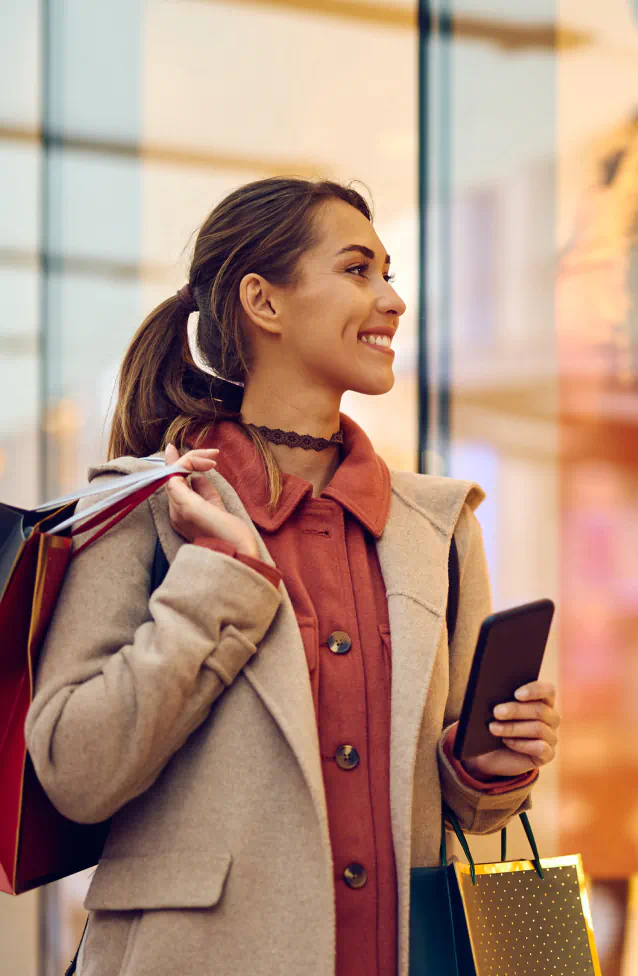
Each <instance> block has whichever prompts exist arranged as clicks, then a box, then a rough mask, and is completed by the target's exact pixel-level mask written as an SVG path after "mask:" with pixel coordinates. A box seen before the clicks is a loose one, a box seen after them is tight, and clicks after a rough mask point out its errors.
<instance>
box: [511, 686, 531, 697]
mask: <svg viewBox="0 0 638 976" xmlns="http://www.w3.org/2000/svg"><path fill="white" fill-rule="evenodd" d="M514 695H515V697H516V698H529V690H528V689H527V688H517V689H516V691H515V692H514Z"/></svg>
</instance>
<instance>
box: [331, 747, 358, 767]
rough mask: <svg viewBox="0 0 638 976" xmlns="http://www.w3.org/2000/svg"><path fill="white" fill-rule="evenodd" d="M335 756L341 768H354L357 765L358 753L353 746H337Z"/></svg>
mask: <svg viewBox="0 0 638 976" xmlns="http://www.w3.org/2000/svg"><path fill="white" fill-rule="evenodd" d="M335 757H336V760H337V766H340V767H341V769H354V768H355V766H358V765H359V753H358V752H357V750H356V749H355V747H354V746H339V748H338V749H337V752H336V754H335Z"/></svg>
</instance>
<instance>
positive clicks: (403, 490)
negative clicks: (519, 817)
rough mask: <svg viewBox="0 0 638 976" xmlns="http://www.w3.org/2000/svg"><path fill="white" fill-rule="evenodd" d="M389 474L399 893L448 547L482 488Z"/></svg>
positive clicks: (385, 548)
mask: <svg viewBox="0 0 638 976" xmlns="http://www.w3.org/2000/svg"><path fill="white" fill-rule="evenodd" d="M391 473H392V503H391V508H390V515H389V517H388V521H387V523H386V527H385V530H384V532H383V535H382V536H381V538H380V539H379V540H378V542H377V553H378V556H379V563H380V566H381V572H382V574H383V578H384V582H385V586H386V596H387V600H388V614H389V618H390V634H391V638H392V707H391V737H390V742H391V745H390V755H391V763H390V805H391V817H392V835H393V839H394V848H395V856H396V862H397V874H398V877H399V880H400V882H403V885H400V887H403V890H405V885H406V883H407V879H408V878H409V871H410V866H411V848H412V799H413V787H414V775H415V769H416V766H417V763H418V762H419V756H418V743H419V733H420V730H421V725H422V721H423V715H424V711H425V709H426V707H427V697H428V691H429V687H430V679H431V676H432V669H433V666H434V661H435V657H436V653H437V649H438V647H439V644H440V641H441V637H442V631H443V626H444V619H445V611H446V607H447V592H448V571H447V561H448V553H449V547H450V542H451V538H452V533H453V532H454V527H455V525H456V522H457V521H458V517H459V514H460V511H461V508H462V506H463V504H464V502H465V500H466V499H467V498H468V496H469V495H471V494H472V493H473V492H474V491H476V490H478V492H479V493H481V489H480V488H478V486H476V485H474V484H473V483H472V482H465V481H457V480H452V479H449V478H448V479H443V478H422V477H421V476H418V475H414V474H412V473H411V472H401V471H392V472H391ZM415 479H418V480H415ZM437 737H438V733H437Z"/></svg>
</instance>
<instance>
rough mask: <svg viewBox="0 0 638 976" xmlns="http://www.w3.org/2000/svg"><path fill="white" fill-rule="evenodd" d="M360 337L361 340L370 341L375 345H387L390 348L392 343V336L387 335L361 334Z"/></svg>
mask: <svg viewBox="0 0 638 976" xmlns="http://www.w3.org/2000/svg"><path fill="white" fill-rule="evenodd" d="M359 339H360V340H361V342H368V343H370V344H371V345H374V346H387V347H388V348H389V347H390V345H391V343H392V340H391V339H390V336H386V335H361V336H359Z"/></svg>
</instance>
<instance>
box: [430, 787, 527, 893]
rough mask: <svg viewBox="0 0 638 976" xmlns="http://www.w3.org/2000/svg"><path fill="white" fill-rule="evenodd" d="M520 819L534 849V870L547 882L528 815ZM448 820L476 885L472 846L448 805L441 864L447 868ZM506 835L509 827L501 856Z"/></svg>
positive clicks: (445, 811)
mask: <svg viewBox="0 0 638 976" xmlns="http://www.w3.org/2000/svg"><path fill="white" fill-rule="evenodd" d="M519 817H520V819H521V823H522V824H523V829H524V830H525V834H526V836H527V840H528V841H529V846H530V847H531V849H532V854H533V858H532V860H533V861H534V868H535V870H536V873H537V875H538V876H539V878H541V880H545V874H544V872H543V866H542V864H541V858H540V854H539V853H538V847H537V846H536V839H535V837H534V832H533V830H532V825H531V824H530V822H529V818H528V816H527V814H526V813H521V814H519ZM446 820H447V821H448V822H449V823H450V825H451V827H452V829H453V831H454V833H455V834H456V836H457V838H458V841H459V844H460V845H461V847H462V848H463V853H464V854H465V856H466V858H467V860H468V864H469V866H470V875H471V878H472V884H476V868H475V865H474V858H473V857H472V854H471V851H470V846H469V844H468V842H467V839H466V837H465V834H464V833H463V830H462V828H461V825H460V824H459V822H458V820H457V818H456V814H455V813H454V811H453V810H451V809H450V807H448V806H447V804H446V803H444V804H443V818H442V827H441V864H442V866H443V867H446V866H447V846H446V840H445V821H446ZM506 835H507V827H503V830H502V831H501V854H502V853H503V843H504V841H505V837H506ZM501 860H502V861H504V860H505V858H504V857H501Z"/></svg>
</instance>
